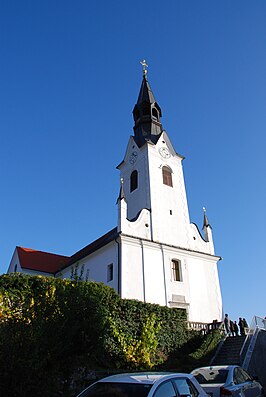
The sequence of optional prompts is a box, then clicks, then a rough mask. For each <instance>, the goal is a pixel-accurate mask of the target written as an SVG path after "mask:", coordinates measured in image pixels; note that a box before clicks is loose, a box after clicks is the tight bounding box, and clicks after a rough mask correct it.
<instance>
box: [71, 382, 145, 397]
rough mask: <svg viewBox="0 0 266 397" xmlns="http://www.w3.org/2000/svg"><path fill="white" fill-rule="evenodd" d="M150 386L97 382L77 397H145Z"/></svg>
mask: <svg viewBox="0 0 266 397" xmlns="http://www.w3.org/2000/svg"><path fill="white" fill-rule="evenodd" d="M151 387H152V385H150V384H145V383H142V384H138V383H114V382H98V383H95V385H92V386H91V387H89V388H88V389H86V390H84V392H83V393H81V394H80V396H79V397H136V396H138V397H147V395H148V393H149V391H150V388H151Z"/></svg>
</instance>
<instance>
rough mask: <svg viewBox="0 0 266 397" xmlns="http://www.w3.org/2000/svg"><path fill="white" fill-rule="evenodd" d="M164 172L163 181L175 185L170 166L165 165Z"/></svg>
mask: <svg viewBox="0 0 266 397" xmlns="http://www.w3.org/2000/svg"><path fill="white" fill-rule="evenodd" d="M162 173H163V183H164V184H165V185H167V186H171V187H173V181H172V170H171V168H169V167H163V168H162Z"/></svg>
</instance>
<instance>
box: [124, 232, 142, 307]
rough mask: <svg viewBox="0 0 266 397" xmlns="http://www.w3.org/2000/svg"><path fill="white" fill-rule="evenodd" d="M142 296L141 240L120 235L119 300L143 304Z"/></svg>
mask: <svg viewBox="0 0 266 397" xmlns="http://www.w3.org/2000/svg"><path fill="white" fill-rule="evenodd" d="M144 296H145V294H144V279H143V255H142V247H141V240H140V239H135V238H134V239H133V238H130V237H128V236H123V235H121V298H126V299H137V300H140V301H142V302H144Z"/></svg>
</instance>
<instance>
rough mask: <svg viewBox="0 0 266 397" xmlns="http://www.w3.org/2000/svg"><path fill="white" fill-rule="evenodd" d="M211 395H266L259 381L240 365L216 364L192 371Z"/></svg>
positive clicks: (226, 396) (245, 396) (242, 396)
mask: <svg viewBox="0 0 266 397" xmlns="http://www.w3.org/2000/svg"><path fill="white" fill-rule="evenodd" d="M191 374H192V375H194V376H195V378H196V379H197V381H198V382H199V383H200V385H201V386H202V387H203V389H204V390H205V391H206V393H207V394H209V395H210V396H211V397H230V396H232V397H264V391H263V388H262V386H261V384H260V383H259V382H257V381H256V380H255V379H253V378H252V377H251V376H250V375H249V374H248V373H247V372H246V371H245V370H244V369H243V368H241V367H240V366H239V365H215V366H210V367H202V368H197V369H195V370H193V371H192V372H191Z"/></svg>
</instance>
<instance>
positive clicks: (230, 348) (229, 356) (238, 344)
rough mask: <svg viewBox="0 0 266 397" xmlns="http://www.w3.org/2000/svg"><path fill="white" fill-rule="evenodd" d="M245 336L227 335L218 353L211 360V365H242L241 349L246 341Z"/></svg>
mask: <svg viewBox="0 0 266 397" xmlns="http://www.w3.org/2000/svg"><path fill="white" fill-rule="evenodd" d="M245 338H246V335H244V336H229V337H227V338H226V339H225V340H224V342H223V344H222V346H221V348H220V350H219V351H218V352H217V355H216V356H215V357H214V359H213V360H212V362H211V365H222V364H231V365H240V351H241V348H242V346H243V343H244V341H245Z"/></svg>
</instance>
